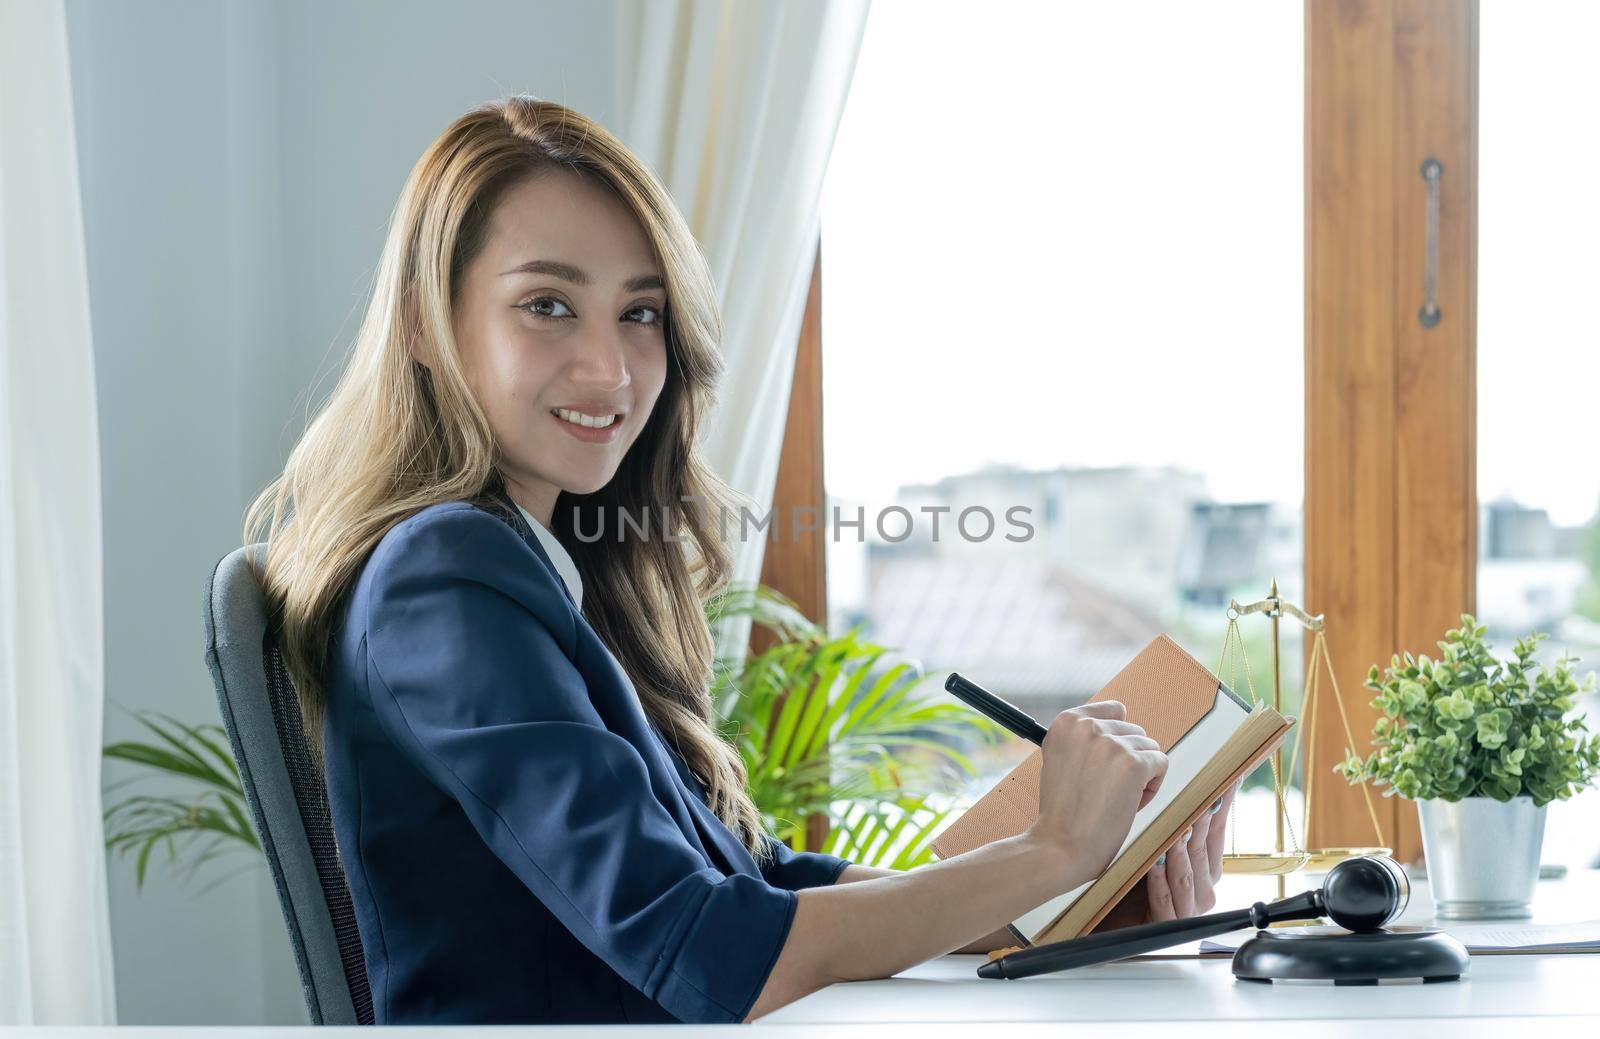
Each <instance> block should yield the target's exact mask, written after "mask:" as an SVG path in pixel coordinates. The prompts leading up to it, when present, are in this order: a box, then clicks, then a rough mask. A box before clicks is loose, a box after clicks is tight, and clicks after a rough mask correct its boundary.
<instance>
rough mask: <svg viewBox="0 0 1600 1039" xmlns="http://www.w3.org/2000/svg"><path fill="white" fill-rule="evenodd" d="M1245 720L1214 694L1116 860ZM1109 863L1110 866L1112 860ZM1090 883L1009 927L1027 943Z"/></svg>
mask: <svg viewBox="0 0 1600 1039" xmlns="http://www.w3.org/2000/svg"><path fill="white" fill-rule="evenodd" d="M1249 717H1250V711H1249V710H1248V709H1247V708H1245V707H1244V706H1243V705H1242V704H1241V703H1240V702H1239V701H1238V700H1236V699H1234V698H1233V697H1231V696H1228V695H1226V694H1224V693H1223V692H1221V690H1220V689H1219V690H1218V692H1217V694H1216V701H1215V702H1214V703H1213V704H1212V705H1211V709H1210V710H1209V711H1207V712H1206V714H1205V715H1204V716H1203V717H1202V718H1201V719H1200V720H1199V721H1198V722H1196V723H1195V725H1194V727H1193V728H1191V729H1190V730H1189V731H1188V733H1187V734H1185V735H1184V736H1183V737H1182V738H1181V739H1179V740H1178V742H1176V743H1174V744H1173V745H1172V747H1171V748H1170V749H1169V750H1168V751H1167V775H1166V778H1164V779H1163V780H1162V782H1161V787H1160V789H1158V790H1157V791H1156V795H1155V797H1153V798H1151V799H1150V803H1149V804H1147V805H1145V806H1144V807H1143V808H1141V809H1139V811H1138V813H1137V814H1136V815H1135V816H1134V817H1133V825H1132V826H1130V827H1129V829H1128V835H1127V837H1126V838H1124V839H1123V842H1122V846H1121V847H1120V848H1118V849H1117V856H1119V857H1120V856H1121V855H1122V854H1123V853H1124V852H1126V851H1127V850H1128V848H1129V846H1130V845H1132V844H1133V843H1134V841H1136V840H1138V839H1139V837H1140V836H1141V835H1143V834H1144V832H1145V831H1146V830H1147V829H1149V827H1150V825H1151V824H1152V823H1154V822H1155V820H1156V819H1157V817H1159V816H1160V815H1161V813H1162V812H1163V811H1164V810H1165V809H1166V808H1167V806H1168V805H1170V804H1172V802H1173V801H1174V800H1175V799H1176V798H1177V796H1178V794H1179V793H1180V792H1182V790H1183V789H1184V787H1186V786H1188V785H1189V784H1190V783H1191V782H1193V781H1194V778H1195V777H1196V776H1197V775H1199V774H1200V770H1201V769H1203V768H1204V767H1205V766H1206V765H1207V763H1209V762H1210V761H1211V760H1212V758H1214V757H1216V755H1217V752H1218V751H1220V750H1221V749H1222V747H1223V745H1224V744H1226V743H1227V742H1228V740H1229V738H1230V737H1232V736H1233V735H1234V733H1236V732H1237V731H1238V730H1239V728H1240V726H1242V725H1243V724H1244V723H1245V721H1246V720H1247V719H1248V718H1249ZM1112 861H1113V862H1114V861H1115V858H1113V860H1112ZM1093 883H1094V882H1093V881H1090V882H1089V883H1086V884H1082V885H1080V886H1078V887H1076V888H1073V889H1072V890H1071V891H1068V892H1066V893H1064V894H1061V895H1057V896H1056V897H1055V898H1052V899H1051V900H1050V901H1048V902H1046V903H1044V904H1043V905H1041V906H1038V907H1037V908H1035V909H1033V910H1031V911H1029V912H1027V913H1024V914H1023V915H1022V916H1019V917H1018V918H1017V919H1016V920H1014V921H1013V922H1012V924H1011V926H1012V927H1014V928H1015V929H1016V930H1017V931H1018V932H1019V933H1020V934H1022V935H1025V936H1028V937H1029V938H1030V939H1031V938H1032V936H1034V935H1036V934H1038V933H1039V932H1040V931H1042V930H1044V928H1045V927H1047V926H1048V925H1049V924H1050V922H1051V921H1053V920H1054V919H1055V918H1056V917H1058V916H1060V915H1061V913H1062V912H1064V911H1065V910H1066V909H1067V908H1068V907H1069V906H1071V905H1072V904H1073V903H1074V902H1076V901H1077V900H1078V899H1079V898H1080V897H1081V896H1082V895H1083V893H1084V892H1085V891H1088V890H1089V888H1090V887H1092V886H1093Z"/></svg>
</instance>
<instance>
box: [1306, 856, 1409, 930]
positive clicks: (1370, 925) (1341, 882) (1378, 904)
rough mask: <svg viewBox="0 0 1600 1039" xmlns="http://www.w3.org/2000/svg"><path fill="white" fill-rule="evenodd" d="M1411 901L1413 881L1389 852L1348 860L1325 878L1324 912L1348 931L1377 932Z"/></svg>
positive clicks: (1329, 871)
mask: <svg viewBox="0 0 1600 1039" xmlns="http://www.w3.org/2000/svg"><path fill="white" fill-rule="evenodd" d="M1410 900H1411V883H1410V882H1409V881H1408V880H1407V879H1406V871H1405V870H1404V869H1401V868H1400V863H1398V862H1396V861H1395V860H1394V859H1391V858H1390V857H1389V856H1387V855H1362V856H1359V857H1358V858H1353V859H1345V860H1344V861H1343V862H1341V863H1339V864H1338V865H1336V866H1334V867H1333V868H1332V869H1330V870H1328V875H1327V876H1326V877H1325V878H1323V881H1322V904H1323V911H1324V912H1325V913H1326V914H1327V915H1328V919H1330V920H1332V921H1333V922H1334V923H1336V924H1338V925H1339V926H1340V927H1343V928H1344V929H1346V930H1348V931H1358V932H1359V931H1376V930H1377V929H1378V928H1380V927H1382V926H1383V925H1384V924H1386V923H1389V922H1390V921H1391V920H1393V919H1395V918H1396V917H1397V916H1399V915H1400V914H1401V913H1402V912H1403V911H1404V910H1405V908H1406V903H1407V902H1409V901H1410Z"/></svg>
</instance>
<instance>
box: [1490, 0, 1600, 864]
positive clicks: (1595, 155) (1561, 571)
mask: <svg viewBox="0 0 1600 1039" xmlns="http://www.w3.org/2000/svg"><path fill="white" fill-rule="evenodd" d="M1597 34H1600V8H1596V7H1593V6H1590V5H1563V6H1561V7H1559V8H1549V9H1546V8H1535V7H1520V6H1510V5H1502V4H1489V5H1485V12H1484V31H1483V42H1482V50H1481V61H1482V81H1483V89H1482V93H1481V102H1480V103H1481V115H1480V119H1481V126H1482V141H1483V155H1482V159H1481V173H1480V197H1481V199H1482V202H1481V210H1480V216H1479V228H1480V229H1479V235H1480V239H1479V241H1480V248H1479V253H1480V260H1479V279H1480V283H1479V293H1478V299H1479V302H1478V342H1479V348H1478V489H1479V495H1480V498H1481V503H1480V506H1479V531H1480V536H1479V539H1478V616H1479V619H1480V620H1481V621H1482V622H1483V623H1484V624H1486V625H1488V627H1489V631H1490V639H1491V640H1492V641H1493V643H1494V649H1495V651H1496V652H1497V653H1498V654H1507V653H1509V652H1510V648H1511V644H1512V643H1513V642H1514V641H1515V640H1516V639H1517V638H1518V637H1520V636H1522V635H1525V634H1527V633H1528V632H1530V631H1534V630H1538V631H1543V632H1545V633H1547V634H1549V635H1550V636H1551V637H1550V639H1549V640H1548V641H1547V642H1545V643H1544V644H1543V647H1542V648H1543V651H1542V652H1541V653H1540V655H1539V658H1540V659H1541V660H1545V661H1549V660H1553V659H1554V658H1555V657H1557V656H1559V655H1560V654H1561V653H1562V651H1563V650H1570V651H1571V652H1572V653H1573V655H1575V656H1578V657H1580V658H1581V662H1580V663H1579V665H1578V671H1579V673H1580V674H1581V673H1583V672H1584V671H1588V670H1600V515H1597V511H1596V509H1597V505H1600V456H1597V455H1596V453H1595V451H1594V445H1595V444H1596V436H1595V432H1594V417H1593V416H1594V412H1595V401H1596V396H1595V393H1596V387H1600V349H1596V348H1597V347H1600V342H1597V341H1596V336H1595V334H1594V331H1593V318H1592V315H1591V314H1590V313H1589V312H1588V308H1587V307H1586V306H1584V305H1583V303H1582V302H1581V301H1583V300H1587V299H1590V298H1592V296H1593V287H1594V285H1595V284H1597V283H1600V255H1597V254H1596V253H1595V251H1594V250H1593V248H1592V247H1591V246H1590V243H1589V242H1588V240H1587V234H1589V233H1592V232H1593V230H1594V229H1595V228H1600V199H1597V198H1596V197H1595V195H1594V193H1593V192H1591V191H1586V190H1583V188H1582V187H1581V186H1579V185H1577V184H1574V185H1572V187H1568V186H1567V183H1566V175H1565V172H1564V171H1569V170H1583V169H1592V168H1594V166H1595V165H1596V164H1600V142H1597V141H1596V140H1595V139H1594V137H1593V135H1591V134H1584V133H1575V132H1574V130H1575V128H1576V127H1578V126H1581V125H1583V124H1584V123H1585V122H1586V121H1587V120H1588V119H1590V118H1591V117H1592V115H1591V111H1590V109H1591V103H1590V102H1591V100H1592V99H1593V98H1594V97H1596V96H1597V95H1600V70H1597V69H1596V67H1595V65H1594V62H1593V61H1592V60H1591V55H1590V53H1589V52H1590V51H1591V50H1592V46H1591V42H1590V41H1593V40H1594V38H1595V37H1596V35H1597ZM1585 708H1586V709H1587V712H1588V717H1589V724H1590V727H1591V729H1594V728H1597V727H1600V711H1597V710H1596V709H1595V708H1596V703H1595V698H1594V697H1590V698H1588V702H1587V703H1586V704H1585ZM1545 826H1546V831H1545V845H1544V860H1545V862H1547V863H1559V864H1562V865H1565V866H1568V867H1570V868H1580V867H1585V866H1590V865H1594V864H1596V860H1597V859H1600V836H1597V835H1600V794H1597V793H1595V792H1594V791H1592V790H1591V791H1589V792H1588V793H1585V794H1582V795H1580V796H1578V797H1576V798H1574V799H1573V800H1571V801H1567V802H1557V803H1555V804H1552V805H1551V806H1550V810H1549V813H1548V816H1547V818H1546V824H1545Z"/></svg>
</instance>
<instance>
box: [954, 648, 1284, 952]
mask: <svg viewBox="0 0 1600 1039" xmlns="http://www.w3.org/2000/svg"><path fill="white" fill-rule="evenodd" d="M1090 700H1091V701H1093V700H1120V701H1121V702H1122V703H1123V705H1124V706H1125V707H1126V708H1127V713H1128V720H1129V721H1131V722H1134V723H1135V724H1137V725H1139V726H1141V727H1143V728H1144V730H1145V732H1146V733H1147V734H1149V736H1150V737H1151V738H1152V739H1154V740H1155V741H1156V742H1157V743H1159V744H1160V745H1161V749H1162V751H1163V752H1165V753H1166V754H1167V759H1168V763H1167V775H1166V777H1165V778H1164V779H1163V780H1162V783H1161V789H1160V790H1159V791H1157V793H1156V796H1155V797H1154V798H1153V799H1152V800H1151V802H1150V803H1149V804H1148V805H1146V806H1145V807H1144V808H1142V809H1140V810H1139V813H1138V814H1137V815H1136V816H1135V817H1134V821H1133V825H1132V826H1131V827H1130V829H1129V832H1128V836H1127V839H1126V840H1125V842H1124V844H1123V846H1122V850H1121V851H1120V852H1119V853H1118V854H1117V856H1116V858H1114V859H1113V860H1112V861H1111V864H1110V865H1109V866H1107V867H1106V869H1105V872H1103V873H1102V874H1101V875H1100V876H1099V878H1097V879H1096V880H1093V881H1091V882H1089V883H1087V884H1084V885H1082V886H1081V887H1078V888H1076V889H1074V890H1072V891H1066V892H1062V893H1061V894H1060V895H1058V896H1057V897H1056V898H1053V899H1051V900H1050V901H1049V902H1046V903H1045V904H1044V905H1042V906H1039V907H1037V908H1036V909H1034V910H1032V911H1030V912H1028V913H1025V914H1023V915H1022V916H1020V917H1018V918H1017V919H1016V920H1014V921H1012V923H1011V925H1010V926H1011V930H1012V932H1013V933H1014V934H1015V935H1016V936H1017V939H1018V942H1019V943H1020V944H1022V945H1033V944H1042V943H1044V942H1053V941H1059V940H1061V939H1063V938H1075V937H1078V936H1080V935H1084V934H1088V933H1089V932H1090V931H1091V930H1093V928H1094V926H1095V925H1096V924H1097V923H1099V922H1100V921H1101V920H1102V919H1103V918H1104V917H1105V915H1106V913H1108V912H1110V911H1111V908H1112V907H1113V906H1115V905H1116V904H1117V902H1118V900H1120V899H1121V898H1122V897H1123V896H1124V895H1126V894H1127V893H1128V892H1129V891H1130V890H1132V888H1133V886H1134V885H1135V884H1136V883H1138V882H1139V879H1140V878H1141V877H1143V876H1144V875H1145V873H1147V872H1148V871H1149V870H1150V868H1151V867H1152V866H1154V865H1155V860H1156V858H1157V857H1158V856H1160V855H1161V853H1162V852H1163V851H1165V850H1166V849H1167V848H1168V847H1170V846H1171V845H1172V843H1173V842H1174V841H1175V840H1176V839H1177V837H1178V836H1179V835H1180V834H1181V833H1183V831H1184V830H1185V829H1187V828H1188V827H1189V826H1190V825H1192V824H1193V823H1194V822H1195V820H1197V819H1199V818H1200V814H1201V813H1202V812H1204V811H1206V810H1207V809H1209V808H1210V806H1211V803H1212V802H1213V801H1215V800H1216V799H1217V798H1218V797H1220V796H1221V795H1222V793H1223V792H1224V791H1226V790H1227V789H1228V787H1229V786H1231V785H1232V784H1233V783H1234V781H1236V780H1237V779H1239V778H1240V777H1241V776H1244V775H1246V774H1248V773H1249V772H1250V771H1251V770H1252V769H1254V768H1255V766H1256V765H1258V764H1260V763H1261V761H1262V759H1264V758H1265V757H1266V756H1267V755H1268V754H1270V753H1271V752H1272V750H1273V748H1275V747H1276V746H1277V745H1278V744H1279V743H1280V742H1281V741H1282V740H1283V737H1284V735H1285V734H1286V733H1287V732H1288V731H1289V726H1290V725H1292V724H1293V720H1292V719H1288V718H1285V717H1283V716H1282V715H1281V714H1279V713H1278V712H1277V711H1275V710H1273V709H1272V708H1271V707H1270V706H1268V705H1266V704H1264V703H1258V704H1255V705H1254V706H1252V705H1250V704H1249V703H1247V702H1246V701H1245V700H1243V699H1241V698H1240V697H1239V696H1238V694H1236V693H1234V692H1233V690H1231V689H1229V688H1228V687H1227V686H1226V685H1225V684H1223V682H1222V681H1221V679H1219V678H1217V676H1216V675H1214V674H1212V673H1211V672H1210V671H1209V670H1208V669H1207V668H1206V667H1205V665H1203V664H1201V663H1200V662H1199V661H1198V660H1196V659H1195V658H1194V657H1192V656H1190V655H1189V654H1188V653H1187V652H1185V651H1184V650H1183V648H1182V647H1181V646H1179V645H1178V644H1177V643H1176V642H1174V641H1173V640H1172V639H1171V638H1169V637H1167V636H1166V635H1158V636H1156V638H1155V639H1153V640H1152V641H1151V642H1150V644H1149V645H1148V646H1146V647H1145V648H1144V649H1142V650H1140V652H1139V653H1138V655H1137V656H1135V657H1134V658H1133V659H1132V660H1131V661H1129V662H1128V664H1127V666H1126V667H1124V668H1123V669H1122V670H1121V671H1119V672H1117V674H1116V675H1115V677H1113V678H1112V679H1111V681H1110V682H1107V683H1106V686H1105V688H1103V689H1101V690H1100V692H1098V693H1096V694H1095V695H1094V696H1092V697H1090ZM1040 720H1041V721H1046V719H1040ZM1042 764H1043V758H1042V752H1041V751H1040V750H1039V749H1037V748H1035V749H1034V751H1033V753H1031V754H1029V755H1028V757H1027V758H1025V759H1024V760H1023V761H1022V762H1021V764H1019V765H1017V766H1016V767H1015V768H1013V769H1012V770H1011V771H1010V772H1008V773H1007V774H1006V775H1005V776H1004V777H1003V778H1002V779H1001V780H1000V782H999V783H997V784H995V786H994V787H993V788H992V789H991V790H990V791H989V792H988V793H986V794H984V795H983V796H982V797H981V798H979V799H978V801H977V802H976V803H975V804H974V805H973V806H972V807H971V808H969V809H967V811H966V812H964V813H963V814H962V815H961V817H960V818H958V819H956V820H955V821H954V822H953V823H951V824H950V825H949V826H948V827H947V828H946V829H945V830H944V831H943V832H942V833H941V834H939V835H938V836H937V837H935V838H934V839H933V841H932V842H931V845H932V848H933V851H934V854H936V855H938V856H939V857H940V858H941V859H948V858H952V857H954V856H956V855H960V854H963V853H964V852H968V851H971V850H972V849H973V848H977V847H981V846H982V845H985V844H988V843H989V842H991V841H996V840H1000V839H1002V838H1005V837H1014V836H1016V835H1017V834H1020V833H1022V832H1023V831H1025V830H1027V829H1028V827H1029V826H1032V825H1033V822H1034V820H1036V819H1037V818H1038V817H1039V778H1040V772H1041V768H1042Z"/></svg>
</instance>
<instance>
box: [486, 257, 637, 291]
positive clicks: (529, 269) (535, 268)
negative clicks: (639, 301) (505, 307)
mask: <svg viewBox="0 0 1600 1039" xmlns="http://www.w3.org/2000/svg"><path fill="white" fill-rule="evenodd" d="M507 274H548V275H550V276H551V277H552V278H561V279H562V280H564V281H570V282H572V283H573V284H574V285H587V284H589V283H590V282H591V281H593V280H594V279H592V278H590V277H589V275H588V273H587V272H585V271H584V270H582V269H580V268H578V267H574V266H573V265H572V264H570V263H562V262H561V261H560V260H529V261H528V262H527V263H520V264H518V265H517V266H515V267H513V268H511V269H510V270H509V271H501V272H500V276H501V277H502V278H503V277H505V276H506V275H507ZM664 288H666V285H664V284H663V283H662V281H661V276H660V275H658V274H638V275H635V276H634V277H632V278H629V279H628V281H627V282H626V283H625V284H624V285H623V286H622V291H624V292H640V291H642V290H644V289H664Z"/></svg>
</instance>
